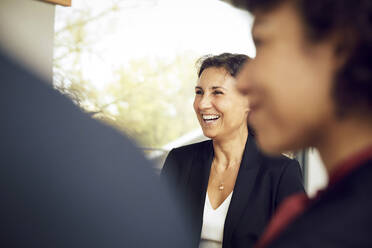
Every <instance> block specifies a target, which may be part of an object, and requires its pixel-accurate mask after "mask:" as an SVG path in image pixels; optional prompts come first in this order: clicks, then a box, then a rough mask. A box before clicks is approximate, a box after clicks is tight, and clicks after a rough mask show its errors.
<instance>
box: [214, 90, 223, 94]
mask: <svg viewBox="0 0 372 248" xmlns="http://www.w3.org/2000/svg"><path fill="white" fill-rule="evenodd" d="M220 94H221V95H222V94H223V92H222V91H219V90H216V91H213V95H220Z"/></svg>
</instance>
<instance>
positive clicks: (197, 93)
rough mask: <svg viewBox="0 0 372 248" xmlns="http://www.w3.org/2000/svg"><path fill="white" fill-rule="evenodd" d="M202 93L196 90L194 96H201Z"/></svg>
mask: <svg viewBox="0 0 372 248" xmlns="http://www.w3.org/2000/svg"><path fill="white" fill-rule="evenodd" d="M202 93H203V92H202V91H201V90H196V91H195V94H196V95H201V94H202Z"/></svg>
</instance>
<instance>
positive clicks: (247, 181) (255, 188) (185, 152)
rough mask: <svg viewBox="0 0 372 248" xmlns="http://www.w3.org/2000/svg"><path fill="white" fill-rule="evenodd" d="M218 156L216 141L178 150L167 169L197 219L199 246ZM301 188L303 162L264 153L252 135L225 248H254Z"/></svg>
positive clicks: (167, 175)
mask: <svg viewBox="0 0 372 248" xmlns="http://www.w3.org/2000/svg"><path fill="white" fill-rule="evenodd" d="M213 154H214V151H213V143H212V141H211V140H208V141H204V142H200V143H196V144H192V145H187V146H183V147H180V148H176V149H173V150H172V151H170V153H169V155H168V157H167V159H166V161H165V164H164V167H163V170H162V176H163V177H165V179H166V180H167V181H168V183H169V184H170V187H172V188H175V189H176V190H177V193H178V195H180V196H181V199H182V201H183V204H185V206H186V208H187V210H186V211H187V214H189V217H190V218H191V219H192V220H193V232H194V235H193V244H194V247H198V244H199V241H200V233H201V228H202V221H203V211H204V202H205V197H206V190H207V186H208V179H209V172H210V168H211V164H212V160H213V156H214V155H213ZM299 191H304V188H303V184H302V174H301V168H300V165H299V164H298V162H297V161H296V160H292V159H289V158H287V157H285V156H280V157H276V158H273V157H268V156H265V155H263V154H262V153H261V152H260V151H259V150H258V148H257V147H256V144H255V141H254V138H253V137H252V136H251V135H249V136H248V139H247V142H246V146H245V150H244V154H243V158H242V162H241V165H240V169H239V172H238V176H237V179H236V183H235V187H234V193H233V196H232V199H231V203H230V206H229V210H228V213H227V216H226V220H225V227H224V235H223V247H224V248H228V247H244V248H249V247H252V246H253V245H254V244H255V242H256V241H257V240H258V238H259V237H260V235H261V234H262V232H263V230H264V228H265V226H266V224H267V223H268V221H269V220H270V218H271V216H272V215H273V213H274V211H275V209H276V208H277V206H278V205H279V204H280V203H281V202H282V200H283V199H284V198H285V197H287V196H288V195H291V194H293V193H295V192H299Z"/></svg>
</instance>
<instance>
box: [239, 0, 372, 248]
mask: <svg viewBox="0 0 372 248" xmlns="http://www.w3.org/2000/svg"><path fill="white" fill-rule="evenodd" d="M233 2H235V4H236V5H238V6H240V7H244V8H246V9H248V10H250V11H252V13H253V14H254V16H255V21H254V25H253V31H252V32H253V39H254V41H255V43H256V49H257V51H256V52H257V55H256V58H255V59H254V60H252V61H251V62H250V63H248V64H247V65H246V66H244V69H243V70H242V72H241V74H240V75H239V76H238V88H239V89H240V91H241V92H243V93H245V94H246V96H247V98H248V99H249V100H250V109H251V113H250V116H249V122H250V124H252V125H253V127H254V128H255V131H256V134H257V141H258V144H259V146H260V148H262V149H263V151H265V152H266V153H267V154H278V153H280V152H283V151H286V150H296V149H302V148H306V147H315V148H317V149H318V150H319V152H320V155H321V158H322V160H323V162H324V164H325V167H326V170H327V172H328V174H329V185H328V186H327V187H326V188H325V189H324V190H323V191H322V192H320V193H318V195H317V196H316V197H314V198H313V199H311V200H306V198H305V197H304V196H301V195H296V196H294V197H291V198H289V199H288V200H286V201H285V202H284V203H283V204H282V206H281V207H279V210H278V212H277V213H276V215H275V216H274V217H273V219H272V221H271V222H270V224H269V226H268V228H267V229H266V231H265V233H264V235H263V236H262V238H261V239H260V241H259V243H258V244H257V246H256V247H283V248H291V247H338V248H342V247H372V236H371V234H372V211H371V209H372V197H371V196H372V59H371V58H372V1H370V0H311V1H310V0H288V1H284V0H283V1H281V0H276V1H274V0H266V1H263V0H251V1H248V0H247V1H243V0H234V1H233Z"/></svg>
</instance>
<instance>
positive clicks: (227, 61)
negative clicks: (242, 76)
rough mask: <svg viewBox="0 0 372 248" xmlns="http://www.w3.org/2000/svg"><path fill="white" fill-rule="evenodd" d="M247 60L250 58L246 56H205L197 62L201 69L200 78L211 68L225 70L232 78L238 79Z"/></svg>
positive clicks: (199, 70)
mask: <svg viewBox="0 0 372 248" xmlns="http://www.w3.org/2000/svg"><path fill="white" fill-rule="evenodd" d="M247 60H248V56H247V55H244V54H232V53H222V54H220V55H206V56H203V57H201V58H200V59H198V61H197V62H196V63H197V65H198V67H199V69H198V77H200V75H201V74H202V72H203V71H204V70H205V69H207V68H210V67H217V68H224V69H225V70H226V71H228V72H229V73H230V75H231V76H233V77H236V75H237V74H238V72H239V70H240V69H241V68H242V67H243V65H244V63H245V62H247Z"/></svg>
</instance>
